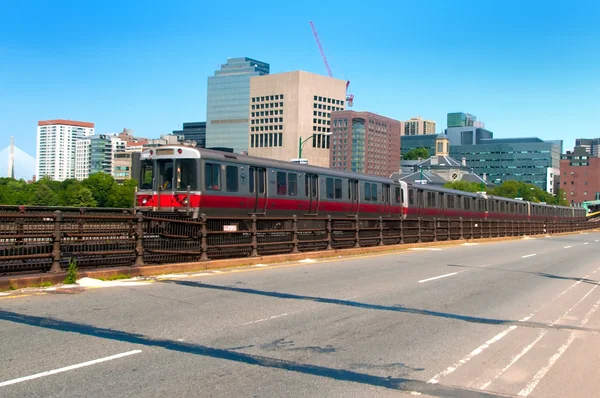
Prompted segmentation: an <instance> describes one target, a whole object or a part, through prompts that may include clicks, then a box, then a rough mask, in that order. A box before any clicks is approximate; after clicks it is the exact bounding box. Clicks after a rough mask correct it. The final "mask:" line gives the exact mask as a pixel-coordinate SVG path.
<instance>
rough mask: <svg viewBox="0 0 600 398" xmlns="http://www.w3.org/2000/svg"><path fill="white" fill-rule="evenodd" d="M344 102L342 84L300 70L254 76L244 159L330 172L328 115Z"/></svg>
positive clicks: (329, 126) (342, 105) (344, 82)
mask: <svg viewBox="0 0 600 398" xmlns="http://www.w3.org/2000/svg"><path fill="white" fill-rule="evenodd" d="M345 101H346V81H345V80H340V79H334V78H331V77H328V76H322V75H317V74H313V73H308V72H304V71H295V72H287V73H278V74H274V75H266V76H256V77H252V78H251V79H250V110H249V111H250V127H249V130H248V133H247V134H249V136H248V137H247V140H248V145H249V147H250V148H249V150H248V154H249V155H253V156H259V157H264V158H269V159H277V160H283V161H288V162H289V161H291V160H292V159H296V158H300V157H302V158H305V159H307V160H308V163H309V164H311V165H314V166H323V167H328V166H329V147H330V142H331V141H330V138H331V137H330V135H331V131H330V130H331V113H332V112H336V111H341V110H344V107H345ZM207 140H208V138H207ZM207 142H208V141H207ZM300 142H303V144H302V145H300ZM300 148H302V156H300Z"/></svg>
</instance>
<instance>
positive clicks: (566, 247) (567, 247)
mask: <svg viewBox="0 0 600 398" xmlns="http://www.w3.org/2000/svg"><path fill="white" fill-rule="evenodd" d="M572 247H573V246H565V247H563V249H570V248H572Z"/></svg>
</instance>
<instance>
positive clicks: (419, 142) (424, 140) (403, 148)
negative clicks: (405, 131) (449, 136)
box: [400, 134, 446, 156]
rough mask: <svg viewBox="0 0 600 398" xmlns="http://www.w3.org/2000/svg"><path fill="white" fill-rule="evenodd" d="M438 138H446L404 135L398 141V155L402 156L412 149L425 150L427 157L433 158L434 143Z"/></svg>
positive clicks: (434, 135)
mask: <svg viewBox="0 0 600 398" xmlns="http://www.w3.org/2000/svg"><path fill="white" fill-rule="evenodd" d="M438 136H440V137H446V136H445V135H444V134H427V135H404V136H402V140H401V141H400V154H401V155H402V156H404V155H406V153H407V152H409V151H412V150H413V149H417V148H427V149H428V150H429V156H433V155H435V153H436V148H435V142H436V140H437V139H438Z"/></svg>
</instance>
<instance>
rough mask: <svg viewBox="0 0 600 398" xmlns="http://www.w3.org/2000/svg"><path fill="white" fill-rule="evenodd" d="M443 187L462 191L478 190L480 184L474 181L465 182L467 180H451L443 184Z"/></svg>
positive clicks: (479, 189)
mask: <svg viewBox="0 0 600 398" xmlns="http://www.w3.org/2000/svg"><path fill="white" fill-rule="evenodd" d="M444 188H448V189H456V190H457V191H464V192H480V191H481V190H482V189H481V184H478V183H476V182H467V181H452V182H447V183H446V184H444Z"/></svg>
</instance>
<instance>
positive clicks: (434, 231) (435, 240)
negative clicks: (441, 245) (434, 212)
mask: <svg viewBox="0 0 600 398" xmlns="http://www.w3.org/2000/svg"><path fill="white" fill-rule="evenodd" d="M433 241H434V242H437V222H436V219H435V217H433Z"/></svg>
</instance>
